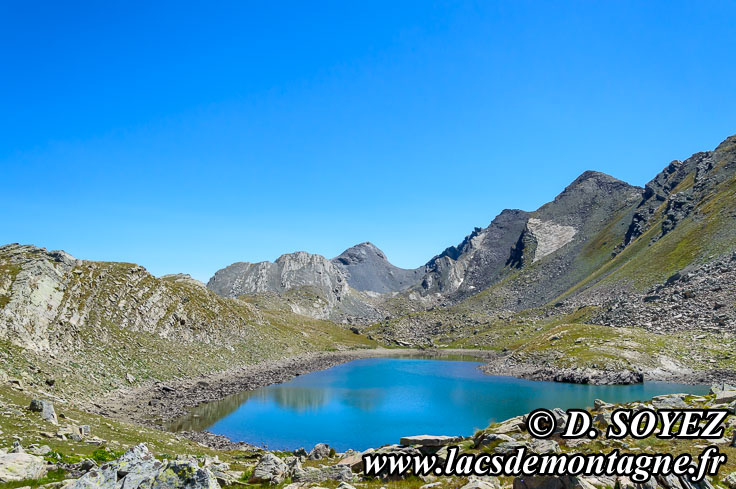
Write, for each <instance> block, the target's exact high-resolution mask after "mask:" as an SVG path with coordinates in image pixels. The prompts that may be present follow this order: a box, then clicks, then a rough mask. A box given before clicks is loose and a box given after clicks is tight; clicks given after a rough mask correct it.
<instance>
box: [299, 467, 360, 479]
mask: <svg viewBox="0 0 736 489" xmlns="http://www.w3.org/2000/svg"><path fill="white" fill-rule="evenodd" d="M292 480H293V481H294V482H323V481H328V480H333V481H345V482H351V481H352V480H353V471H352V470H350V467H348V466H347V465H329V466H324V467H322V468H319V469H318V468H315V467H305V468H304V469H302V470H299V471H297V472H295V473H294V475H293V476H292Z"/></svg>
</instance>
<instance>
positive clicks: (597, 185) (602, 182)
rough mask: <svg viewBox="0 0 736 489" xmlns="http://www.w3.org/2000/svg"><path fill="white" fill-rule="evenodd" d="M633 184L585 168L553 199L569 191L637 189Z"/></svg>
mask: <svg viewBox="0 0 736 489" xmlns="http://www.w3.org/2000/svg"><path fill="white" fill-rule="evenodd" d="M637 188H639V187H636V186H634V185H630V184H628V183H626V182H624V181H623V180H619V179H618V178H614V177H612V176H611V175H608V174H606V173H602V172H599V171H593V170H586V171H584V172H583V173H581V174H580V176H579V177H577V178H576V179H575V180H573V181H572V183H570V185H568V186H567V187H565V190H563V191H562V192H561V193H560V194H559V195H558V196H557V197H556V198H555V200H557V199H559V198H562V197H563V196H565V195H569V194H571V193H594V192H601V191H603V192H607V193H610V192H615V191H621V190H627V189H637Z"/></svg>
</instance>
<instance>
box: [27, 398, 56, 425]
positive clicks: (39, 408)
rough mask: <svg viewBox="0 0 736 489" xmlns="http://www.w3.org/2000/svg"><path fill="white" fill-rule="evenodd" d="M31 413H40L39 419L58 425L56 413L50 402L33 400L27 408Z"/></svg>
mask: <svg viewBox="0 0 736 489" xmlns="http://www.w3.org/2000/svg"><path fill="white" fill-rule="evenodd" d="M28 409H30V410H31V411H34V412H37V413H41V418H43V419H45V420H46V421H49V422H51V423H53V424H59V420H58V418H57V417H56V411H55V410H54V405H53V404H52V403H51V401H44V400H41V399H33V400H32V401H31V405H30V406H28Z"/></svg>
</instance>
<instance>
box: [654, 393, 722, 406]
mask: <svg viewBox="0 0 736 489" xmlns="http://www.w3.org/2000/svg"><path fill="white" fill-rule="evenodd" d="M684 397H685V395H684V394H669V395H666V396H656V397H654V398H652V406H654V408H655V409H687V408H688V407H689V406H688V405H687V403H686V402H685V400H684ZM734 399H736V398H734Z"/></svg>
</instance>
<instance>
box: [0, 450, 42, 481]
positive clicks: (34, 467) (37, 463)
mask: <svg viewBox="0 0 736 489" xmlns="http://www.w3.org/2000/svg"><path fill="white" fill-rule="evenodd" d="M46 472H47V468H46V461H45V460H44V459H42V458H41V457H37V456H36V455H31V454H30V453H7V454H5V455H0V482H15V481H22V480H26V479H40V478H41V477H43V476H44V475H46Z"/></svg>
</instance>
